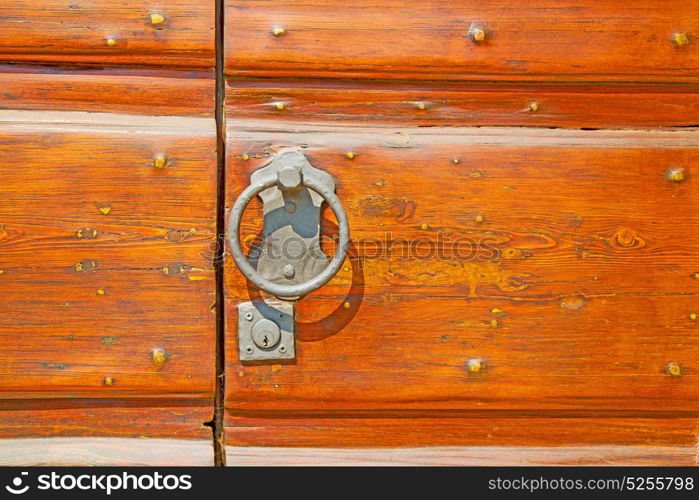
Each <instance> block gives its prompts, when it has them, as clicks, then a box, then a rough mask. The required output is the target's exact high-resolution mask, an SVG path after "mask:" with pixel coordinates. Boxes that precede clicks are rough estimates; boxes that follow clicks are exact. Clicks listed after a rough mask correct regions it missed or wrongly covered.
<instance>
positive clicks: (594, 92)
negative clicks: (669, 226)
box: [227, 80, 699, 128]
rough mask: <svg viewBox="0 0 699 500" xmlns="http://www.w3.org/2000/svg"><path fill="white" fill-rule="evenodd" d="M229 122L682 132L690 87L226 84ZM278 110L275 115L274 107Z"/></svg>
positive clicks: (693, 92) (691, 111)
mask: <svg viewBox="0 0 699 500" xmlns="http://www.w3.org/2000/svg"><path fill="white" fill-rule="evenodd" d="M227 98H228V100H227V107H228V111H229V114H230V115H231V116H234V117H235V118H236V119H264V120H270V121H280V122H289V121H292V122H310V123H313V122H315V123H320V122H323V123H337V124H351V123H353V122H354V123H367V122H369V123H372V124H391V125H395V126H401V127H404V126H420V127H433V126H446V127H453V126H464V127H468V126H473V127H475V126H479V127H480V126H518V127H566V128H593V127H594V128H639V127H642V128H643V127H658V126H663V127H687V126H696V125H697V124H698V123H699V120H698V119H697V116H699V87H697V86H694V85H597V86H593V85H575V84H569V85H560V84H559V85H555V84H543V83H542V84H526V85H503V84H491V85H484V84H461V85H451V86H447V85H418V84H413V85H409V84H405V83H402V84H386V83H384V84H372V83H356V82H355V83H350V82H340V83H333V82H327V81H316V82H278V81H275V82H267V81H240V80H231V81H229V83H228V88H227ZM280 104H281V105H282V106H283V109H281V110H280V109H278V105H280Z"/></svg>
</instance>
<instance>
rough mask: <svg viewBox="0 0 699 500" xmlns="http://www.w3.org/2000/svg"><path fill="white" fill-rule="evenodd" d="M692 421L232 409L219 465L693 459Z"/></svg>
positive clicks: (660, 462) (584, 415)
mask: <svg viewBox="0 0 699 500" xmlns="http://www.w3.org/2000/svg"><path fill="white" fill-rule="evenodd" d="M698 425H699V420H697V418H696V416H694V417H683V416H682V415H672V414H665V415H659V416H657V418H652V417H644V418H638V417H628V416H627V417H622V416H618V415H617V416H615V415H614V414H606V415H605V414H603V413H597V414H595V415H594V416H591V412H579V413H578V414H574V413H571V414H568V415H563V414H559V416H558V417H557V418H551V417H547V416H546V413H544V412H528V411H517V412H514V411H509V412H498V411H481V412H478V411H471V412H431V413H429V414H428V413H425V412H410V411H402V412H392V413H391V412H385V411H382V412H337V413H332V412H308V411H302V412H284V411H277V412H275V411H264V412H237V411H232V412H230V414H229V418H228V426H227V428H226V432H227V433H226V436H227V439H228V443H229V446H227V447H226V451H227V456H228V460H227V464H228V465H229V466H242V465H440V466H443V465H451V466H454V465H456V466H463V465H480V466H483V465H498V466H505V465H510V466H517V465H696V463H697V461H696V457H697V447H696V437H697V429H698V428H699V427H698Z"/></svg>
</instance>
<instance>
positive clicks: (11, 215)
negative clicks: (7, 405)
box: [0, 111, 216, 400]
mask: <svg viewBox="0 0 699 500" xmlns="http://www.w3.org/2000/svg"><path fill="white" fill-rule="evenodd" d="M215 149H216V137H215V126H214V123H213V119H210V118H180V117H155V116H129V115H116V114H106V113H79V112H65V113H58V112H38V111H1V112H0V177H2V178H3V180H4V186H5V189H4V195H3V196H2V198H1V201H0V248H2V251H1V252H0V280H1V282H2V286H1V287H0V318H2V319H0V345H2V354H0V397H1V398H3V399H18V398H26V399H32V398H44V399H46V398H49V399H50V398H59V397H65V398H107V399H110V398H111V399H115V398H152V397H153V396H154V395H158V396H161V397H163V396H164V395H167V396H168V397H176V398H182V399H196V400H200V399H210V398H212V396H213V392H214V359H215V326H214V325H215V315H214V311H213V310H212V306H213V303H214V288H215V287H214V276H213V274H214V273H213V264H212V259H213V245H214V241H215V211H216V208H215V207H216V181H215V177H216V151H215ZM160 156H163V157H164V158H165V161H164V164H163V165H160V167H162V168H159V166H158V165H157V162H156V159H157V158H158V157H160ZM205 360H210V361H211V362H210V363H206V362H202V361H205Z"/></svg>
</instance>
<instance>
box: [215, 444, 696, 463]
mask: <svg viewBox="0 0 699 500" xmlns="http://www.w3.org/2000/svg"><path fill="white" fill-rule="evenodd" d="M226 455H227V457H228V458H227V464H229V465H230V466H233V467H235V466H238V467H245V466H248V467H265V466H277V467H280V466H283V467H293V466H305V467H319V466H322V467H327V466H331V467H332V466H341V467H356V466H359V467H362V466H363V467H367V466H381V467H387V466H432V467H434V466H441V467H449V466H451V467H460V466H461V467H463V466H481V467H482V466H499V467H507V466H510V467H516V466H557V465H558V466H560V465H582V466H621V465H635V466H649V465H652V466H671V465H674V466H681V465H683V466H688V465H696V460H695V458H694V456H695V450H694V448H692V447H685V448H681V447H676V448H673V447H644V446H615V447H612V446H607V447H605V446H588V447H575V446H570V447H516V446H501V447H468V448H459V447H444V448H407V449H400V448H387V449H366V448H360V449H332V448H260V447H254V448H243V447H233V446H228V447H226Z"/></svg>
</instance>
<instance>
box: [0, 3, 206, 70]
mask: <svg viewBox="0 0 699 500" xmlns="http://www.w3.org/2000/svg"><path fill="white" fill-rule="evenodd" d="M151 14H160V15H161V16H162V17H163V19H164V20H163V22H161V23H158V24H153V23H152V22H151V18H150V15H151ZM214 21H215V20H214V0H204V1H197V2H189V1H186V0H168V1H167V2H165V3H163V4H153V3H150V2H144V1H142V0H120V1H119V2H114V1H111V0H93V1H89V2H88V1H82V0H78V1H75V0H46V1H40V2H37V1H30V0H16V1H15V0H13V1H0V26H1V27H2V29H1V30H0V61H2V62H23V63H54V64H55V63H58V64H64V65H95V66H158V67H192V68H211V67H213V66H214ZM109 40H113V43H112V44H110V43H108V41H109Z"/></svg>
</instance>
